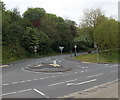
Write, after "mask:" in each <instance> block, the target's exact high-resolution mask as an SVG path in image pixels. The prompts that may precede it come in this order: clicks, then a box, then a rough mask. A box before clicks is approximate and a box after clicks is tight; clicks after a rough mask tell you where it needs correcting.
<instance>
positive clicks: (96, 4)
mask: <svg viewBox="0 0 120 100" xmlns="http://www.w3.org/2000/svg"><path fill="white" fill-rule="evenodd" d="M2 1H3V2H4V3H5V4H6V6H5V7H6V9H7V10H12V9H13V8H17V9H18V10H19V11H20V13H21V15H22V14H23V13H24V12H25V11H26V10H27V8H28V7H33V8H34V7H40V8H44V9H45V11H46V12H47V13H52V14H56V15H57V16H61V17H62V18H64V19H70V20H73V21H75V22H76V23H77V24H79V23H80V21H81V19H82V17H83V12H84V10H85V9H95V8H100V9H102V11H104V14H105V15H106V16H107V17H111V16H112V17H113V18H115V19H118V17H117V16H118V1H119V0H2Z"/></svg>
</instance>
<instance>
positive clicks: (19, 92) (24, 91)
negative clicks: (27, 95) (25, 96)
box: [18, 89, 32, 93]
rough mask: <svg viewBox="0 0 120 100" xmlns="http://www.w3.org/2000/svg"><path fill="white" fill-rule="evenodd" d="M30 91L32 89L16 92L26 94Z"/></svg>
mask: <svg viewBox="0 0 120 100" xmlns="http://www.w3.org/2000/svg"><path fill="white" fill-rule="evenodd" d="M30 90H32V89H27V90H22V91H18V93H21V92H27V91H30Z"/></svg>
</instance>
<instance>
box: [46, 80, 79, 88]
mask: <svg viewBox="0 0 120 100" xmlns="http://www.w3.org/2000/svg"><path fill="white" fill-rule="evenodd" d="M76 80H78V79H74V80H69V81H65V82H59V83H55V84H51V85H48V86H55V85H60V84H63V83H68V82H73V81H76Z"/></svg>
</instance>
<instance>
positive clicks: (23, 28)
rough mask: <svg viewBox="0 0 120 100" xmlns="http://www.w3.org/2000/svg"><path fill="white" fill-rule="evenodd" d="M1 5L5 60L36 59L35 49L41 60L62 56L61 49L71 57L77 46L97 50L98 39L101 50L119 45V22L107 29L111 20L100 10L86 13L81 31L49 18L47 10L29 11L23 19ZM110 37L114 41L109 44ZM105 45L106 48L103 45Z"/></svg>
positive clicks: (32, 9)
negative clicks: (59, 53) (117, 32)
mask: <svg viewBox="0 0 120 100" xmlns="http://www.w3.org/2000/svg"><path fill="white" fill-rule="evenodd" d="M0 3H1V5H2V8H0V9H1V10H2V12H0V13H1V14H0V15H2V16H0V17H2V26H0V27H2V37H3V38H2V45H3V59H4V60H7V59H10V58H13V59H14V58H19V57H20V58H22V57H30V56H34V55H35V49H36V50H37V54H36V55H40V56H41V55H49V54H50V53H52V52H54V53H56V52H57V53H58V52H60V50H59V46H64V47H65V48H64V51H63V52H66V53H67V52H69V51H70V50H72V49H73V50H74V45H75V44H76V45H77V46H78V47H77V50H78V51H81V49H82V50H84V49H88V48H93V42H94V38H95V41H96V42H97V43H98V44H99V46H100V48H101V47H107V48H110V44H112V45H113V48H116V45H117V43H116V42H117V41H118V40H117V39H115V37H116V36H117V34H116V31H115V30H114V29H116V27H117V26H116V22H115V21H110V22H107V26H106V25H104V24H103V22H105V21H106V20H108V18H106V17H105V16H104V14H103V13H102V11H101V10H100V9H95V10H90V11H88V12H86V13H85V16H86V17H85V19H84V21H83V23H82V27H77V26H76V23H75V22H74V21H71V20H64V19H63V18H62V17H59V16H56V15H55V14H48V13H46V11H45V10H44V9H43V8H28V9H27V10H26V11H25V12H24V14H23V17H22V16H21V15H20V13H19V11H18V10H17V9H16V8H14V9H13V10H6V9H5V4H4V3H3V2H0ZM1 5H0V7H1ZM89 14H90V16H88V15H89ZM91 18H92V20H91ZM87 19H88V20H87ZM108 26H109V27H108ZM105 28H107V29H105ZM109 28H110V29H109ZM95 29H96V30H95ZM101 29H102V31H101ZM112 29H113V30H112ZM94 31H95V32H94ZM93 32H94V38H93ZM104 33H105V34H104ZM110 33H111V34H110ZM97 36H99V38H98V37H97ZM102 36H104V38H103V37H102ZM106 37H113V38H112V39H111V40H110V39H107V40H105V39H106ZM104 40H105V41H104ZM113 40H114V41H113ZM103 41H104V44H102V43H103ZM101 42H102V43H101ZM108 42H109V43H108Z"/></svg>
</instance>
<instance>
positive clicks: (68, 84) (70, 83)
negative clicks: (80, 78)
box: [67, 83, 75, 86]
mask: <svg viewBox="0 0 120 100" xmlns="http://www.w3.org/2000/svg"><path fill="white" fill-rule="evenodd" d="M74 84H75V83H68V84H67V86H69V85H74Z"/></svg>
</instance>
